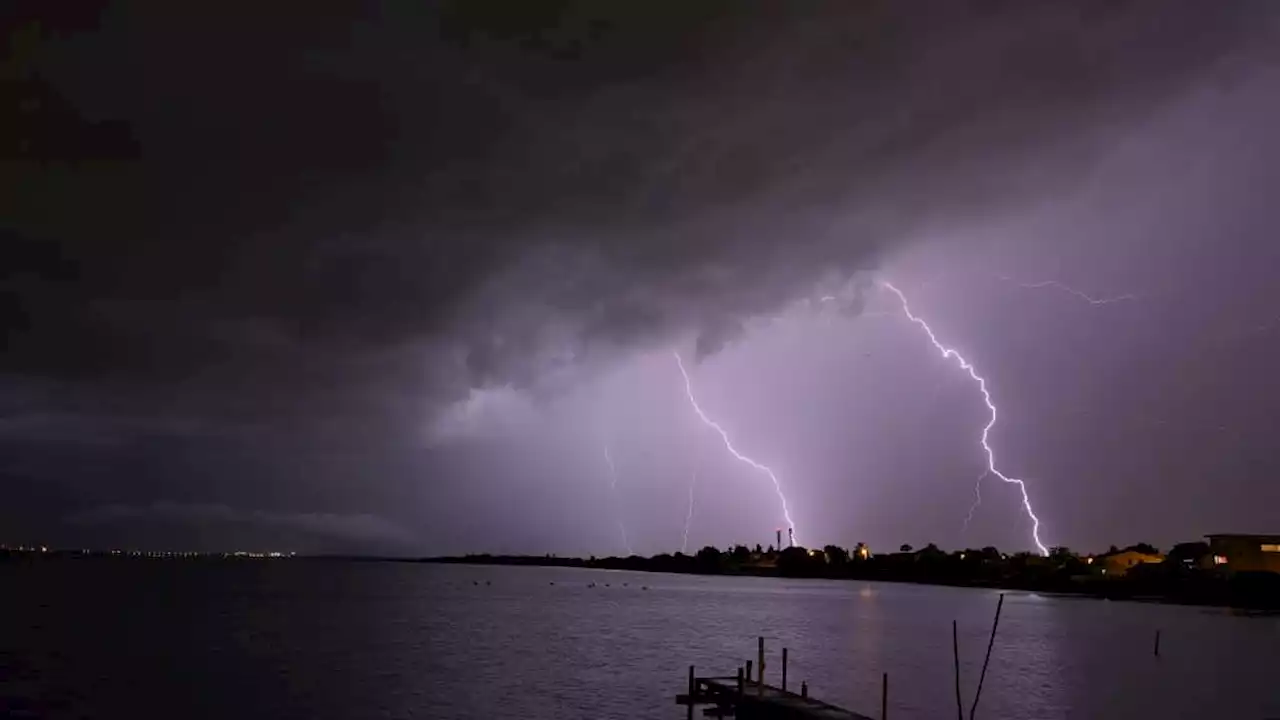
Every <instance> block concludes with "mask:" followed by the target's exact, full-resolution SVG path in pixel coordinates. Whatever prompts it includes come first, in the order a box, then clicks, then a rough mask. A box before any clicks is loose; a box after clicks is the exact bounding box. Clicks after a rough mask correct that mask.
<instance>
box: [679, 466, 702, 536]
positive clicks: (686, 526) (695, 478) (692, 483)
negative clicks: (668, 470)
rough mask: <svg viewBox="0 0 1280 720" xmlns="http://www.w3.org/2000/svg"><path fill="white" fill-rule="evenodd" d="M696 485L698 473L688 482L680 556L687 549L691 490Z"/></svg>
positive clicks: (691, 499) (691, 509) (690, 517)
mask: <svg viewBox="0 0 1280 720" xmlns="http://www.w3.org/2000/svg"><path fill="white" fill-rule="evenodd" d="M697 485H698V473H696V472H695V473H694V474H693V479H692V480H691V481H690V482H689V510H688V512H686V513H685V514H684V538H683V539H682V540H681V541H680V554H682V555H683V554H685V552H687V551H688V549H689V523H691V522H692V521H693V489H694V488H695V487H697Z"/></svg>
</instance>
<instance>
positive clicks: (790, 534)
mask: <svg viewBox="0 0 1280 720" xmlns="http://www.w3.org/2000/svg"><path fill="white" fill-rule="evenodd" d="M795 546H796V530H795V528H787V547H795Z"/></svg>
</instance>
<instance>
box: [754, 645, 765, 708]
mask: <svg viewBox="0 0 1280 720" xmlns="http://www.w3.org/2000/svg"><path fill="white" fill-rule="evenodd" d="M756 661H757V663H756V694H757V695H764V636H760V637H758V638H756Z"/></svg>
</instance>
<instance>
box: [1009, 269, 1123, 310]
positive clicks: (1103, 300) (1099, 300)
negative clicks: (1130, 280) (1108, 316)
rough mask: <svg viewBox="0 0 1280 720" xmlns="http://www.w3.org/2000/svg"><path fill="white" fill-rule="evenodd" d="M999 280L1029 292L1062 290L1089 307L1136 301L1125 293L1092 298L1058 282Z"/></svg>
mask: <svg viewBox="0 0 1280 720" xmlns="http://www.w3.org/2000/svg"><path fill="white" fill-rule="evenodd" d="M1000 279H1001V280H1004V281H1005V282H1011V283H1014V284H1016V285H1017V286H1018V287H1021V288H1027V289H1030V290H1035V289H1038V288H1046V287H1054V288H1058V289H1059V290H1062V291H1063V292H1069V293H1071V294H1072V295H1075V296H1076V297H1078V298H1080V299H1081V300H1084V301H1085V302H1087V303H1089V304H1090V305H1110V304H1111V303H1117V302H1121V301H1124V300H1137V299H1138V296H1137V295H1134V294H1132V293H1125V294H1124V295H1116V296H1114V297H1094V296H1092V295H1090V294H1088V293H1086V292H1083V291H1081V290H1077V289H1075V288H1073V287H1071V286H1070V285H1067V284H1066V283H1060V282H1058V281H1057V280H1044V281H1042V282H1034V283H1020V282H1017V281H1015V280H1013V279H1012V278H1008V277H1005V276H1003V275H1001V276H1000Z"/></svg>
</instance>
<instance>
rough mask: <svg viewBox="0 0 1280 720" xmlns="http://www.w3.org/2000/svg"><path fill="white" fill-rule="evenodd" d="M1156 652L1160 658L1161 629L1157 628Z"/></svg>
mask: <svg viewBox="0 0 1280 720" xmlns="http://www.w3.org/2000/svg"><path fill="white" fill-rule="evenodd" d="M1154 652H1155V656H1156V657H1160V628H1156V646H1155V649H1154Z"/></svg>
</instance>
